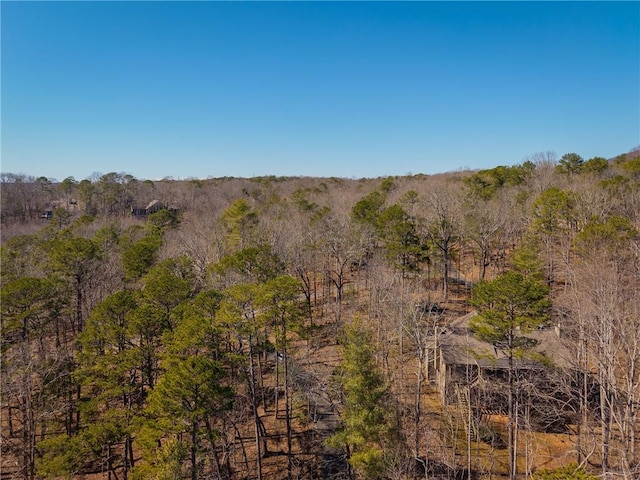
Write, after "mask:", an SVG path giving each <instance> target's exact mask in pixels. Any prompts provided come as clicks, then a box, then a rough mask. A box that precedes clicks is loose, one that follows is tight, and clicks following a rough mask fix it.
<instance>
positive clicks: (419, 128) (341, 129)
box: [1, 1, 640, 180]
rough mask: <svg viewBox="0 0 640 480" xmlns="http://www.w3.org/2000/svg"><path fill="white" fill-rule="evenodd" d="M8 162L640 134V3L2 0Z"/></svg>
mask: <svg viewBox="0 0 640 480" xmlns="http://www.w3.org/2000/svg"><path fill="white" fill-rule="evenodd" d="M1 9H2V10H1V14H2V165H1V167H2V168H1V170H2V171H3V172H12V173H26V174H30V175H35V176H46V177H50V178H56V179H59V180H61V179H63V178H65V177H67V176H74V177H75V178H76V179H78V180H81V179H83V178H87V177H88V176H90V175H91V174H92V173H94V172H100V173H108V172H126V173H129V174H131V175H134V176H135V177H137V178H140V179H157V178H163V177H166V176H172V177H174V178H177V179H178V178H188V177H199V178H206V177H220V176H254V175H267V174H273V175H309V176H341V177H377V176H384V175H403V174H407V173H409V172H411V173H420V172H422V173H437V172H445V171H453V170H458V169H461V168H487V167H493V166H496V165H513V164H516V163H520V162H522V161H523V160H524V159H525V157H527V156H528V155H530V154H533V153H536V152H541V151H549V150H552V151H555V152H557V154H558V156H560V155H562V154H564V153H567V152H577V153H579V154H581V155H582V156H583V157H584V158H585V159H588V158H591V157H593V156H604V157H611V156H614V155H617V154H619V153H624V152H626V151H628V150H630V149H631V148H633V147H635V146H637V145H638V144H640V3H639V2H619V3H617V2H568V3H559V2H545V3H542V2H491V3H490V2H443V3H439V2H407V3H404V2H403V3H382V2H355V3H347V2H318V3H309V2H300V3H298V2H284V3H275V2H257V3H254V2H227V3H219V2H194V3H186V2H140V3H136V2H68V3H65V2H7V1H2V2H1Z"/></svg>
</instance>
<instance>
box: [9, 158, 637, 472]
mask: <svg viewBox="0 0 640 480" xmlns="http://www.w3.org/2000/svg"><path fill="white" fill-rule="evenodd" d="M1 181H2V184H1V187H2V191H1V194H2V203H1V222H2V224H1V225H2V231H1V235H2V254H1V261H2V264H1V319H2V337H1V341H2V343H1V349H2V350H1V354H2V363H1V369H2V370H1V385H2V397H1V400H2V402H1V414H2V418H1V422H2V423H1V427H2V442H1V445H0V447H1V476H2V478H3V479H5V478H6V479H10V478H16V479H18V478H19V479H36V478H86V479H98V478H99V479H109V480H112V479H113V480H122V479H182V478H185V479H192V480H195V479H226V480H231V479H273V480H276V479H285V478H286V479H289V480H290V479H294V478H295V479H419V478H424V479H516V478H518V479H525V478H526V479H529V478H531V479H537V480H549V479H570V478H575V479H595V478H602V479H613V478H616V479H625V480H632V479H637V478H640V418H639V412H640V149H634V150H632V151H631V152H629V153H627V154H622V155H620V156H618V157H616V158H615V159H604V158H599V157H597V158H592V159H589V160H585V159H583V158H582V157H581V156H580V155H578V154H575V153H569V154H565V155H563V156H562V157H561V158H559V159H558V158H556V156H555V154H553V153H551V152H546V153H540V154H535V155H532V156H531V157H530V158H529V159H527V160H526V161H525V162H523V163H522V164H518V165H514V166H498V167H495V168H491V169H486V170H480V171H457V172H450V173H444V174H439V175H430V176H428V175H421V174H418V175H410V176H398V177H385V178H376V179H343V178H304V177H286V178H285V177H259V178H248V179H244V178H211V179H206V180H203V179H186V180H174V179H170V178H167V179H163V180H158V181H151V180H140V179H136V178H134V177H133V176H131V175H128V174H125V173H115V172H114V173H108V174H105V175H102V174H96V175H93V176H92V177H91V178H88V179H85V180H81V181H77V180H76V179H74V178H72V177H69V178H66V179H64V180H62V181H57V180H53V179H47V178H44V177H40V178H37V177H30V176H27V175H22V174H9V173H4V174H2V178H1ZM465 322H466V323H465ZM460 332H462V334H465V332H466V333H468V335H467V336H466V337H465V336H463V335H461V336H460V338H466V340H465V341H466V342H467V345H468V347H465V348H463V349H462V350H461V351H462V353H461V354H460V353H459V354H458V357H456V356H455V355H453V354H451V353H446V352H445V351H444V350H442V348H444V347H443V346H444V345H445V343H446V341H445V340H446V339H453V338H454V334H457V333H460ZM545 335H546V336H545ZM545 339H549V340H545ZM552 339H555V340H552ZM451 341H452V340H451ZM552 341H553V342H554V343H553V345H554V346H553V348H551V343H548V342H552ZM482 345H485V346H489V349H488V350H486V351H485V350H482V352H481V351H480V349H481V348H482ZM452 351H453V350H449V351H448V352H452ZM486 352H489V353H486ZM461 355H464V356H465V358H468V359H470V360H468V361H465V362H466V363H465V362H462V361H461V360H460V358H459V357H460V356H461ZM456 362H457V363H456ZM445 364H446V366H447V367H444V365H445ZM456 364H457V365H464V366H465V367H464V368H465V369H466V374H465V375H466V378H462V377H457V379H456V377H455V371H454V370H440V368H449V367H448V366H451V365H454V366H455V365H456ZM451 368H453V367H451ZM457 371H458V373H459V372H460V370H457ZM443 372H444V373H443ZM447 372H449V373H447ZM451 372H453V373H451ZM480 377H482V378H480ZM454 380H455V382H454ZM481 380H482V381H481Z"/></svg>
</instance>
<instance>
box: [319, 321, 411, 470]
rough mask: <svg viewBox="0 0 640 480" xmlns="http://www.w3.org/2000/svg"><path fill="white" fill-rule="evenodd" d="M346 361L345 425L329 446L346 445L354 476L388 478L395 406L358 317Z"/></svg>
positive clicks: (349, 330) (342, 371)
mask: <svg viewBox="0 0 640 480" xmlns="http://www.w3.org/2000/svg"><path fill="white" fill-rule="evenodd" d="M342 355H343V360H342V362H341V364H340V367H339V371H338V380H339V382H340V385H341V386H342V389H343V392H344V411H343V412H342V415H341V418H342V425H341V427H340V428H339V430H338V432H337V433H336V434H334V435H333V436H332V437H331V438H330V439H329V442H328V443H329V445H330V446H333V447H337V448H343V449H345V451H346V454H347V456H348V459H349V464H350V465H351V467H352V468H353V472H352V474H351V476H352V478H365V479H375V478H384V475H385V468H386V466H387V464H388V461H389V458H390V456H392V454H393V451H394V450H395V449H396V448H397V447H398V445H397V443H396V444H395V445H394V440H395V441H397V437H396V436H395V435H394V434H395V432H394V424H395V420H394V416H393V413H392V412H393V408H391V404H390V401H389V396H390V393H389V390H388V387H387V385H386V384H385V381H384V378H383V376H382V374H381V373H380V372H379V370H378V368H377V366H376V363H375V357H374V350H373V346H372V344H371V340H370V334H369V332H368V331H367V330H366V329H365V328H364V327H363V325H361V324H360V322H359V321H358V320H357V319H355V320H354V321H353V322H352V323H351V324H350V325H347V326H345V335H344V341H343V348H342Z"/></svg>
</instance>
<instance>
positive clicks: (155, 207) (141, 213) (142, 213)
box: [131, 200, 178, 218]
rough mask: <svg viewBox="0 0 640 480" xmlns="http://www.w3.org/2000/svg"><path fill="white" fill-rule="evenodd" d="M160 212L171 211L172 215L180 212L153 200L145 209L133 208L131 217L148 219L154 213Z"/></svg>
mask: <svg viewBox="0 0 640 480" xmlns="http://www.w3.org/2000/svg"><path fill="white" fill-rule="evenodd" d="M160 210H169V211H170V212H172V213H177V212H178V209H177V208H176V207H174V206H171V205H167V204H165V203H162V202H160V201H159V200H152V201H151V202H149V204H148V205H147V206H146V207H144V208H140V207H131V215H132V216H133V217H137V218H146V217H148V216H149V215H151V214H153V213H156V212H159V211H160Z"/></svg>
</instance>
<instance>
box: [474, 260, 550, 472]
mask: <svg viewBox="0 0 640 480" xmlns="http://www.w3.org/2000/svg"><path fill="white" fill-rule="evenodd" d="M548 293H549V289H548V288H547V287H546V286H544V285H542V284H541V283H539V282H538V281H536V280H535V279H534V278H532V277H525V276H523V275H522V274H520V273H516V272H507V273H505V274H503V275H501V276H500V277H498V278H496V279H495V280H492V281H481V282H479V283H477V284H476V285H475V286H474V288H473V291H472V296H471V304H472V305H474V306H475V307H476V308H477V309H478V315H477V316H476V317H474V318H473V319H472V320H471V322H470V323H469V326H470V328H471V329H472V330H473V331H474V332H475V334H476V335H477V336H478V337H479V338H480V339H482V340H484V341H485V342H487V343H490V344H492V345H493V346H494V347H495V348H496V349H499V350H500V351H502V352H503V353H504V354H505V355H506V357H507V359H508V397H509V398H508V409H509V476H510V477H509V478H510V479H511V480H514V479H515V478H516V450H515V435H516V429H515V421H516V420H515V416H516V415H515V414H516V405H515V400H516V395H517V384H516V368H517V365H516V359H519V358H523V357H524V356H525V355H526V353H527V352H528V351H529V350H530V349H531V348H533V347H534V346H535V344H536V342H535V341H533V340H532V339H531V338H529V337H527V336H526V333H527V332H530V331H531V330H534V329H536V328H537V327H538V326H539V325H541V324H543V323H544V322H545V321H546V320H547V310H548V308H549V306H550V303H549V300H548V298H547V297H548Z"/></svg>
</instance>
